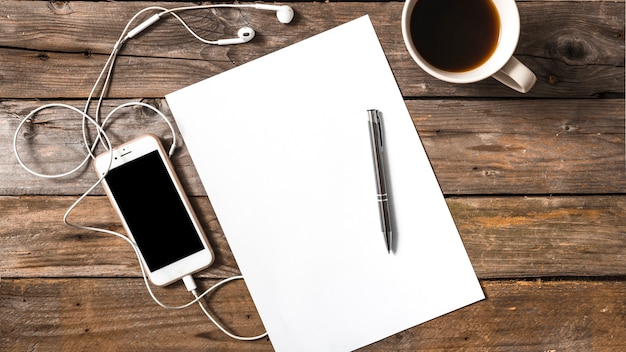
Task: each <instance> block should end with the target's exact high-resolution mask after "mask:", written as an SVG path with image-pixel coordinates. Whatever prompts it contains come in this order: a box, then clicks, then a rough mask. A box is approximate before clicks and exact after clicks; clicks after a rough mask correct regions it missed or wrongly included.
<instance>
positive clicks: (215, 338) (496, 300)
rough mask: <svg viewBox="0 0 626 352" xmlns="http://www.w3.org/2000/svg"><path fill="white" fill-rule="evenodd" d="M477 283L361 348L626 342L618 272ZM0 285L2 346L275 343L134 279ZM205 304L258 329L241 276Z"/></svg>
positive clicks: (604, 347) (175, 292) (578, 347)
mask: <svg viewBox="0 0 626 352" xmlns="http://www.w3.org/2000/svg"><path fill="white" fill-rule="evenodd" d="M212 282H213V281H210V282H206V281H203V282H200V284H201V286H202V287H208V285H210V284H211V283H212ZM482 286H483V289H484V291H485V294H486V296H487V299H486V300H484V301H481V302H478V303H476V304H473V305H471V306H469V307H466V308H462V309H460V310H457V311H455V312H452V313H450V314H448V315H445V316H443V317H440V318H437V319H434V320H432V321H429V322H427V323H424V324H422V325H420V326H417V327H414V328H412V329H409V330H406V331H404V332H401V333H398V334H395V335H393V336H391V337H389V338H387V339H384V340H382V341H380V342H378V343H375V344H373V345H370V346H367V347H365V348H363V349H362V351H390V350H393V351H415V350H418V349H419V350H428V351H450V350H464V351H485V350H487V351H516V352H518V351H562V350H566V351H623V350H624V349H625V348H626V331H625V330H624V326H626V282H624V281H548V282H543V281H541V280H537V281H483V282H482ZM0 287H2V290H1V291H0V310H1V311H2V312H3V313H4V314H1V315H0V336H2V337H1V338H0V349H2V350H4V351H25V350H45V351H66V350H89V351H101V350H102V351H104V350H107V351H110V350H127V349H132V350H154V349H157V350H185V351H196V350H198V351H199V350H222V351H223V350H228V351H250V350H255V351H271V350H272V346H271V342H270V341H268V340H266V339H264V340H261V341H256V342H236V341H233V340H230V339H229V338H228V337H226V336H225V335H222V334H221V333H220V332H219V331H217V330H216V329H215V327H213V326H212V325H211V324H210V323H209V322H208V321H207V319H206V317H205V316H204V315H203V314H202V312H201V311H200V309H199V308H198V307H196V306H193V307H190V308H188V309H185V310H182V311H166V310H164V309H161V308H160V307H158V306H157V305H156V304H154V303H153V302H152V301H151V300H150V298H149V297H148V295H147V294H146V290H145V287H144V286H143V283H142V282H141V280H139V279H126V280H120V279H89V278H82V279H2V281H0ZM166 291H167V292H165V293H163V292H161V295H162V298H163V299H164V300H168V301H170V302H174V303H172V304H178V303H180V302H184V301H185V300H188V299H189V293H187V292H186V290H185V289H184V288H183V286H182V285H179V286H176V287H173V288H171V289H167V290H166ZM208 304H209V306H210V307H211V308H212V309H213V310H214V311H215V313H216V314H217V315H219V316H220V318H221V319H222V321H224V323H225V324H227V325H229V326H230V327H231V328H232V329H235V330H236V331H237V332H238V333H240V334H256V333H258V332H259V331H262V329H263V328H262V326H261V323H260V321H259V318H258V316H257V315H256V312H255V310H254V305H253V304H252V302H251V300H250V298H249V294H248V292H247V290H246V289H245V285H244V284H243V283H242V282H237V283H233V284H231V285H227V286H225V287H223V288H222V289H220V290H219V291H218V292H216V293H215V294H214V295H213V296H212V297H211V298H210V299H209V301H208ZM331 318H332V317H329V319H331Z"/></svg>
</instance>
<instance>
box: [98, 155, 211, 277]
mask: <svg viewBox="0 0 626 352" xmlns="http://www.w3.org/2000/svg"><path fill="white" fill-rule="evenodd" d="M105 178H106V182H107V184H108V186H109V188H110V190H111V193H113V197H114V198H115V201H116V202H117V204H118V206H119V208H120V210H121V212H122V214H123V216H124V219H125V220H126V223H127V225H128V227H129V228H130V231H131V233H132V235H133V237H134V239H135V242H136V243H137V246H138V247H139V250H140V251H141V254H142V255H143V257H144V259H145V261H146V264H147V265H148V268H149V269H150V270H151V271H155V270H158V269H161V268H163V267H165V266H167V265H169V264H172V263H174V262H176V261H178V260H180V259H182V258H185V257H187V256H189V255H191V254H193V253H196V252H198V251H200V250H202V249H203V248H204V246H203V245H202V242H201V240H200V238H199V237H198V233H197V231H196V230H195V228H194V226H193V223H192V221H191V218H190V217H189V214H188V213H187V211H186V209H185V207H184V205H183V202H182V200H181V199H180V197H179V196H178V193H177V192H176V188H175V187H174V183H173V181H172V179H171V178H170V177H169V175H168V173H167V170H166V168H165V165H164V164H163V161H162V160H161V158H160V156H159V154H158V152H156V151H154V152H151V153H149V154H146V155H144V156H142V157H140V158H137V159H135V160H133V161H131V162H129V163H126V164H123V165H121V166H119V167H116V168H114V169H112V170H110V171H109V173H108V174H107V176H106V177H105Z"/></svg>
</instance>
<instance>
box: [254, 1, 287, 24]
mask: <svg viewBox="0 0 626 352" xmlns="http://www.w3.org/2000/svg"><path fill="white" fill-rule="evenodd" d="M253 7H254V8H255V9H259V10H270V11H276V18H278V22H280V23H289V22H291V20H293V16H294V12H293V9H292V8H291V7H289V6H287V5H265V4H254V5H253Z"/></svg>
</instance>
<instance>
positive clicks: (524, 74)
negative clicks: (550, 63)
mask: <svg viewBox="0 0 626 352" xmlns="http://www.w3.org/2000/svg"><path fill="white" fill-rule="evenodd" d="M492 77H493V78H495V79H496V80H498V81H499V82H500V83H502V84H504V85H505V86H508V87H509V88H512V89H514V90H516V91H518V92H520V93H526V92H528V91H529V90H530V89H531V88H532V87H533V86H534V85H535V82H537V77H535V74H534V73H533V71H531V70H530V69H529V68H528V67H526V66H525V65H524V64H523V63H521V62H520V61H519V60H518V59H516V58H515V57H514V56H511V58H510V59H509V61H507V63H506V64H505V65H504V66H503V67H502V68H501V69H500V71H498V72H496V73H494V74H493V76H492Z"/></svg>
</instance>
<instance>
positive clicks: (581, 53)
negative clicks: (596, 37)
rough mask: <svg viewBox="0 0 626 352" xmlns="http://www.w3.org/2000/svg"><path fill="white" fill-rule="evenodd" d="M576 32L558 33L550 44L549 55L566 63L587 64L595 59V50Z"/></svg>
mask: <svg viewBox="0 0 626 352" xmlns="http://www.w3.org/2000/svg"><path fill="white" fill-rule="evenodd" d="M584 38H585V36H584V35H578V34H577V33H559V34H558V35H557V36H555V37H554V39H553V40H552V43H551V44H550V49H549V51H550V55H551V56H552V57H553V58H554V59H556V60H559V61H562V62H564V63H566V64H568V65H587V64H591V63H593V62H594V61H595V58H596V56H597V54H598V53H597V51H596V50H594V48H593V45H592V44H591V43H590V42H589V41H586V40H584Z"/></svg>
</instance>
